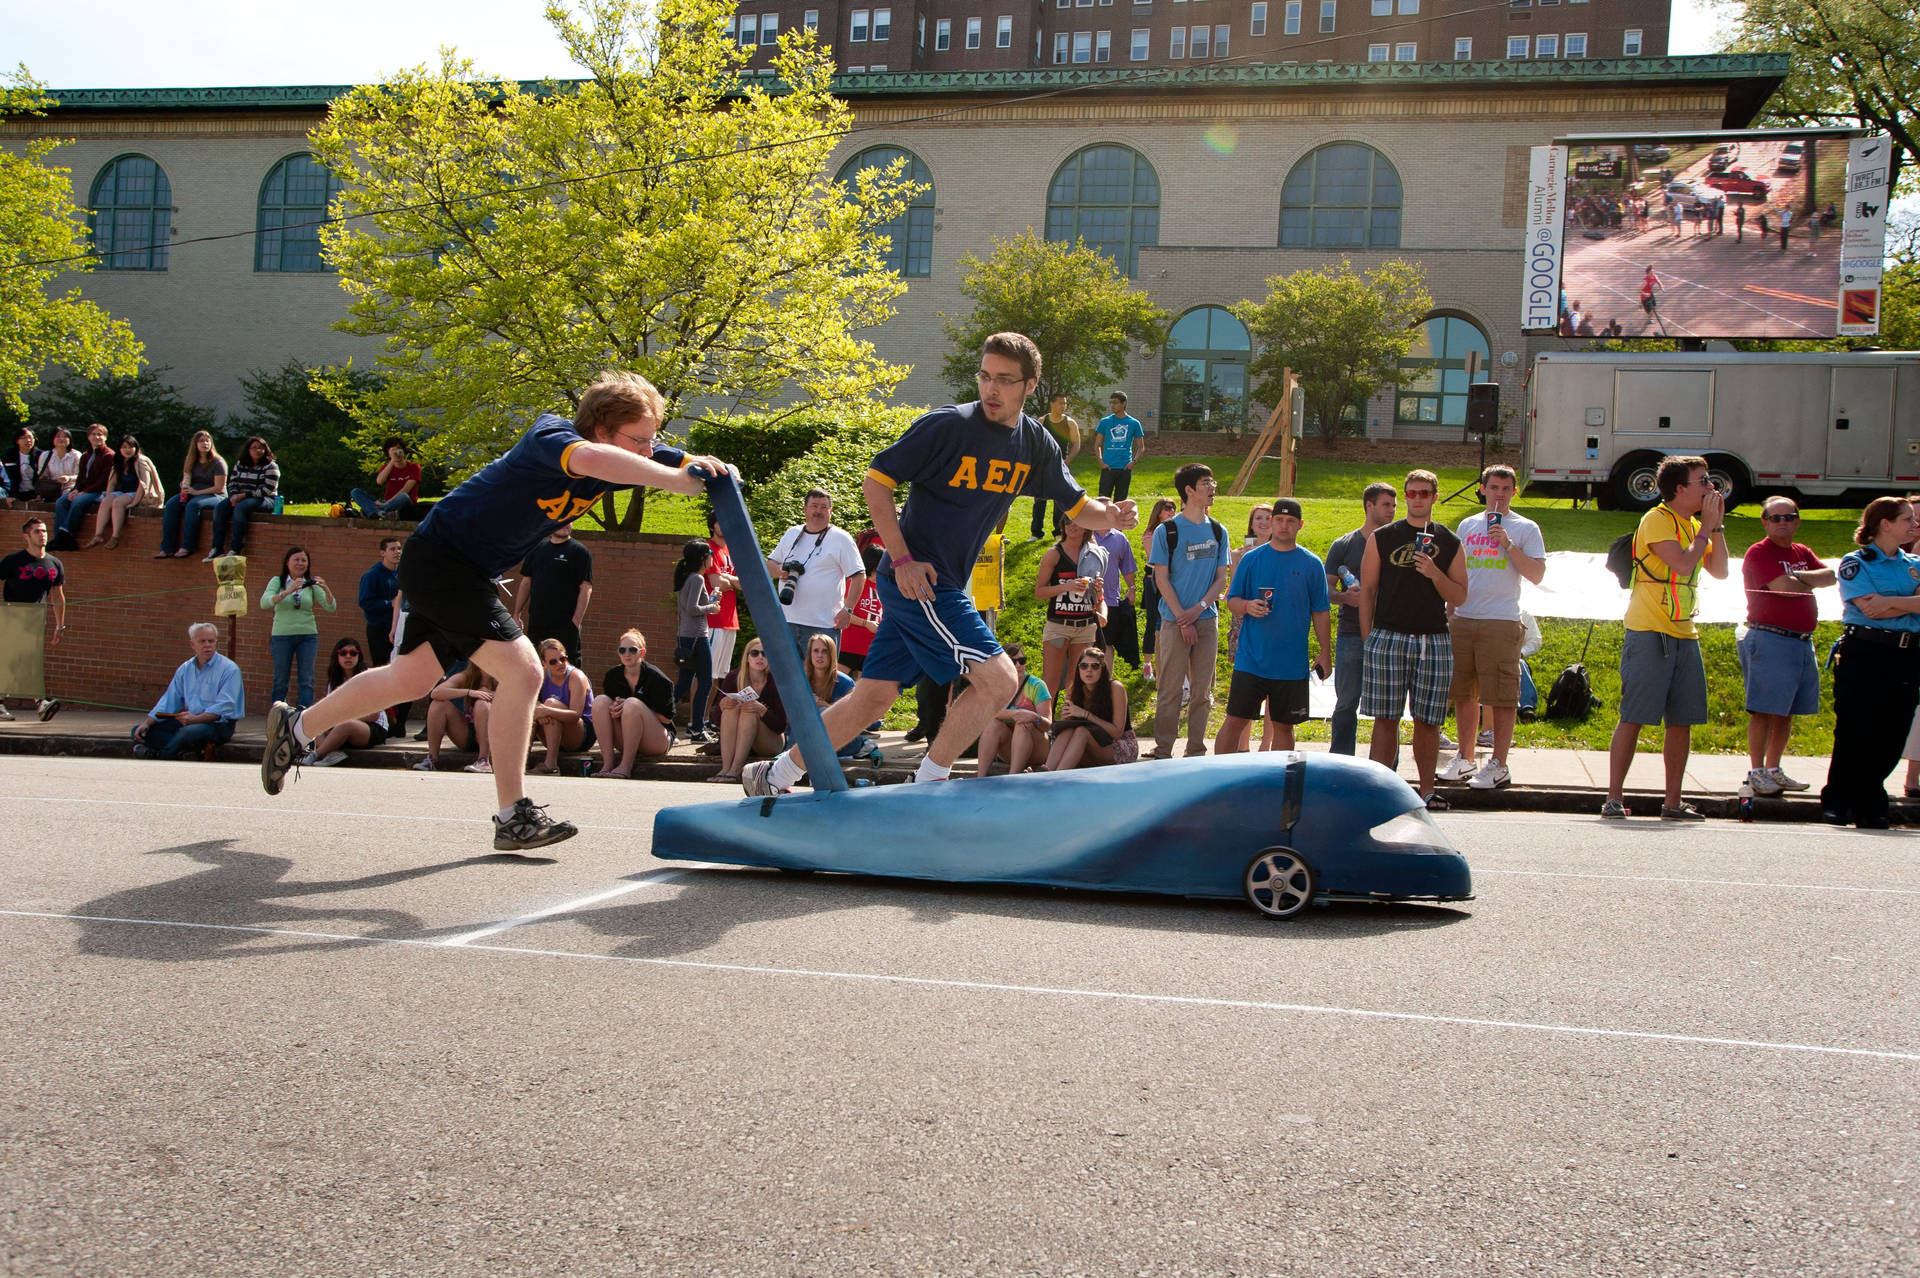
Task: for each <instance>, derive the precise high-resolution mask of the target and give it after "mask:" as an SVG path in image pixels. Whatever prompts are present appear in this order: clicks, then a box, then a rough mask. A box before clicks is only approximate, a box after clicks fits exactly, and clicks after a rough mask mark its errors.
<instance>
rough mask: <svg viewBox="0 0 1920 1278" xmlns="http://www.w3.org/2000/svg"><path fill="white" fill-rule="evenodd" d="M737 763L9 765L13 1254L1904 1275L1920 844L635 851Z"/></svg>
mask: <svg viewBox="0 0 1920 1278" xmlns="http://www.w3.org/2000/svg"><path fill="white" fill-rule="evenodd" d="M728 793H729V792H727V791H723V790H722V789H721V788H719V787H713V786H699V785H684V786H677V785H669V784H641V783H634V784H624V785H622V784H614V783H607V782H592V781H584V780H578V779H560V780H550V781H546V782H544V783H543V784H541V785H540V786H539V787H538V793H537V794H536V797H538V798H543V799H548V800H551V801H552V802H553V804H554V810H555V812H556V813H558V814H561V815H565V816H568V817H570V818H572V819H574V820H576V821H578V822H579V823H581V824H582V826H583V833H582V835H581V836H580V837H579V838H577V839H575V840H573V841H572V842H570V843H568V844H565V845H563V846H562V847H560V848H559V849H557V851H558V853H559V855H558V857H557V859H556V860H554V861H552V862H549V863H537V862H536V863H523V862H518V861H512V860H506V859H495V858H493V857H492V856H491V855H490V843H489V841H488V836H487V832H486V830H485V827H484V824H483V821H484V816H485V814H486V813H487V811H488V810H489V808H490V806H491V790H490V785H489V784H488V782H487V779H486V778H480V777H467V776H464V775H421V774H414V773H391V772H384V771H377V772H374V771H364V770H355V771H349V770H344V769H341V770H334V771H331V772H325V771H311V770H310V771H308V772H307V773H306V774H305V775H304V776H303V777H302V778H301V779H300V780H299V781H298V783H297V784H294V785H292V786H291V787H290V788H289V790H288V791H287V793H285V794H284V795H282V796H281V797H280V798H279V799H276V800H268V799H266V798H265V797H264V796H263V795H261V794H260V792H259V790H258V788H257V781H256V779H255V775H254V773H253V772H252V770H250V769H245V768H236V767H223V766H216V765H194V764H179V765H165V764H144V765H134V764H127V763H121V762H115V761H95V760H67V759H37V758H20V757H12V758H0V796H4V797H0V820H4V821H5V824H6V827H7V828H8V829H9V830H10V831H13V832H14V835H13V837H11V838H9V840H8V841H7V843H6V846H5V848H4V850H0V875H3V878H0V882H3V883H4V888H0V936H3V937H4V944H3V945H0V965H3V966H0V971H3V972H4V981H3V983H0V1066H3V1067H4V1069H5V1078H6V1080H7V1084H8V1086H7V1092H8V1096H7V1098H6V1104H5V1111H4V1112H5V1119H4V1122H3V1123H0V1142H4V1143H3V1144H0V1149H3V1150H4V1155H3V1156H0V1204H4V1206H3V1207H0V1211H3V1212H4V1215H0V1257H3V1258H4V1265H0V1270H3V1271H4V1272H6V1273H8V1274H35V1275H41V1274H49V1275H51V1274H116V1275H117V1274H136V1273H137V1274H141V1275H174V1274H182V1275H187V1274H191V1275H225V1274H246V1275H257V1274H275V1275H295V1274H328V1275H337V1274H341V1273H349V1272H353V1273H358V1272H365V1273H405V1274H487V1275H494V1274H601V1273H610V1274H628V1273H662V1274H665V1273H671V1274H691V1273H698V1274H734V1273H739V1274H796V1275H797V1274H836V1275H840V1274H896V1273H901V1274H904V1273H935V1274H942V1275H967V1274H1024V1273H1032V1274H1046V1275H1061V1274H1099V1275H1109V1274H1134V1273H1152V1274H1182V1273H1195V1274H1202V1273H1204V1274H1301V1275H1309V1274H1310V1275H1344V1274H1400V1273H1408V1272H1416V1273H1421V1274H1461V1275H1468V1274H1472V1275H1480V1274H1506V1273H1522V1272H1524V1273H1528V1274H1568V1275H1593V1274H1601V1273H1608V1274H1616V1273H1640V1274H1713V1275H1720V1274H1727V1273H1733V1272H1739V1273H1742V1274H1793V1275H1810V1274H1844V1275H1866V1274H1894V1273H1908V1274H1911V1273H1914V1272H1916V1271H1920V1204H1917V1203H1916V1198H1915V1187H1916V1185H1920V1016H1916V1012H1915V1005H1916V1002H1920V981H1916V976H1917V975H1920V927H1916V921H1917V920H1920V841H1916V838H1915V836H1913V835H1910V834H1899V833H1882V834H1872V833H1861V832H1856V831H1850V830H1831V829H1828V828H1826V827H1817V828H1812V829H1809V828H1808V827H1805V826H1784V827H1773V826H1765V825H1756V826H1740V825H1732V824H1725V823H1718V822H1715V823H1709V824H1707V825H1705V826H1694V827H1675V826H1662V825H1660V823H1658V822H1655V821H1646V820H1641V821H1633V822H1629V823H1626V824H1625V825H1620V824H1614V823H1602V822H1601V821H1599V820H1598V819H1597V818H1562V817H1553V816H1545V815H1540V816H1533V815H1525V814H1511V813H1507V814H1500V815H1497V816H1487V817H1471V816H1466V815H1453V816H1449V817H1446V818H1443V824H1444V825H1445V828H1446V829H1447V830H1448V832H1449V833H1450V834H1451V836H1452V837H1453V838H1454V840H1455V842H1456V843H1457V844H1458V845H1459V846H1461V847H1462V848H1463V849H1464V850H1466V851H1467V852H1468V854H1469V856H1470V858H1471V859H1472V862H1473V864H1474V867H1475V871H1476V888H1477V890H1478V891H1479V893H1480V896H1479V899H1478V900H1476V901H1474V902H1471V903H1468V904H1466V905H1463V906H1459V907H1448V908H1441V907H1433V906H1411V905H1408V906H1334V907H1328V908H1326V909H1321V910H1316V911H1314V912H1312V913H1311V914H1310V915H1309V916H1308V917H1306V918H1304V919H1302V920H1300V921H1297V922H1294V923H1288V924H1276V923H1272V922H1269V921H1267V920H1265V919H1262V918H1260V917H1258V916H1256V915H1254V914H1253V913H1252V912H1251V911H1250V910H1248V909H1247V908H1245V907H1243V906H1239V905H1234V904H1221V903H1188V902H1181V901H1170V900H1161V899H1145V898H1142V899H1136V898H1127V897H1112V896H1100V895H1096V894H1075V893H1061V892H1039V891H1015V890H993V889H987V888H967V889H953V888H948V887H944V886H940V885H927V884H904V883H896V882H886V881H872V880H848V879H840V878H837V877H835V876H818V877H814V878H805V879H802V878H793V877H787V876H781V875H777V874H769V873H763V872H757V871H742V870H732V869H728V870H702V869H690V870H682V871H679V872H677V873H676V872H675V871H674V870H673V869H672V867H670V866H669V865H668V864H667V863H664V862H660V861H656V860H654V859H653V858H652V857H651V856H650V855H649V854H648V833H649V829H650V823H651V816H652V812H653V807H654V805H658V804H664V803H674V802H686V801H692V800H704V799H714V798H720V797H726V795H727V794H728ZM663 872H664V875H665V876H671V877H664V876H663ZM636 876H638V877H636ZM542 911H551V913H546V914H544V915H543V914H541V912H542Z"/></svg>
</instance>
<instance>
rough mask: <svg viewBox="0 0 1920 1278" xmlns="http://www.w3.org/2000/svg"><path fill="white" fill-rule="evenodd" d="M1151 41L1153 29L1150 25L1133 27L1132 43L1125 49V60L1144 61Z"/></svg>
mask: <svg viewBox="0 0 1920 1278" xmlns="http://www.w3.org/2000/svg"><path fill="white" fill-rule="evenodd" d="M1152 41H1153V29H1152V28H1151V27H1135V28H1134V29H1133V43H1132V45H1131V46H1130V47H1129V48H1128V49H1127V60H1128V61H1129V62H1145V61H1146V60H1147V53H1148V51H1149V50H1150V49H1151V48H1152V47H1153V44H1152Z"/></svg>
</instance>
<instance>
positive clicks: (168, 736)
mask: <svg viewBox="0 0 1920 1278" xmlns="http://www.w3.org/2000/svg"><path fill="white" fill-rule="evenodd" d="M187 641H188V642H189V643H191V644H192V645H193V656H191V657H189V658H188V659H187V660H185V661H183V662H181V663H180V668H179V669H177V670H175V671H174V672H173V679H172V681H171V682H169V683H168V684H167V690H166V691H165V692H163V693H161V694H160V699H159V700H158V701H156V702H154V703H153V709H151V710H149V711H148V712H147V714H146V717H145V718H143V719H141V720H140V722H138V723H136V724H134V725H133V733H132V736H133V757H134V758H136V759H179V758H185V757H190V756H192V755H197V754H199V753H200V752H201V751H202V750H205V749H206V748H207V747H208V746H210V745H223V744H225V743H226V742H228V741H231V740H233V729H234V725H235V724H236V723H237V722H238V721H239V720H240V718H241V716H243V715H245V714H246V712H247V702H246V692H245V689H244V688H242V686H241V680H240V667H239V666H236V665H234V664H233V662H232V661H231V660H229V659H228V658H226V657H223V656H221V655H220V631H219V628H218V627H216V626H215V625H214V624H213V623H212V622H211V621H196V622H194V623H193V624H192V625H191V626H188V627H187Z"/></svg>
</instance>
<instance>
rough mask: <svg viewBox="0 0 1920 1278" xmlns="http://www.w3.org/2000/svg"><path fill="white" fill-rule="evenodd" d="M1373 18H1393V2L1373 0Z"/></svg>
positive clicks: (1390, 0)
mask: <svg viewBox="0 0 1920 1278" xmlns="http://www.w3.org/2000/svg"><path fill="white" fill-rule="evenodd" d="M1373 16H1374V17H1376V18H1390V17H1392V16H1393V0H1373Z"/></svg>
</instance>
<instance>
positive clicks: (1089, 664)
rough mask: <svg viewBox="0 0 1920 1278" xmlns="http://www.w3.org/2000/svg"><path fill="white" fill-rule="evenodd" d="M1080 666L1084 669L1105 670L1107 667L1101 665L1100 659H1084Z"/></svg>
mask: <svg viewBox="0 0 1920 1278" xmlns="http://www.w3.org/2000/svg"><path fill="white" fill-rule="evenodd" d="M1080 668H1081V669H1082V670H1105V669H1106V667H1105V666H1103V665H1101V664H1100V663H1099V662H1098V661H1083V662H1081V663H1080Z"/></svg>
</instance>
